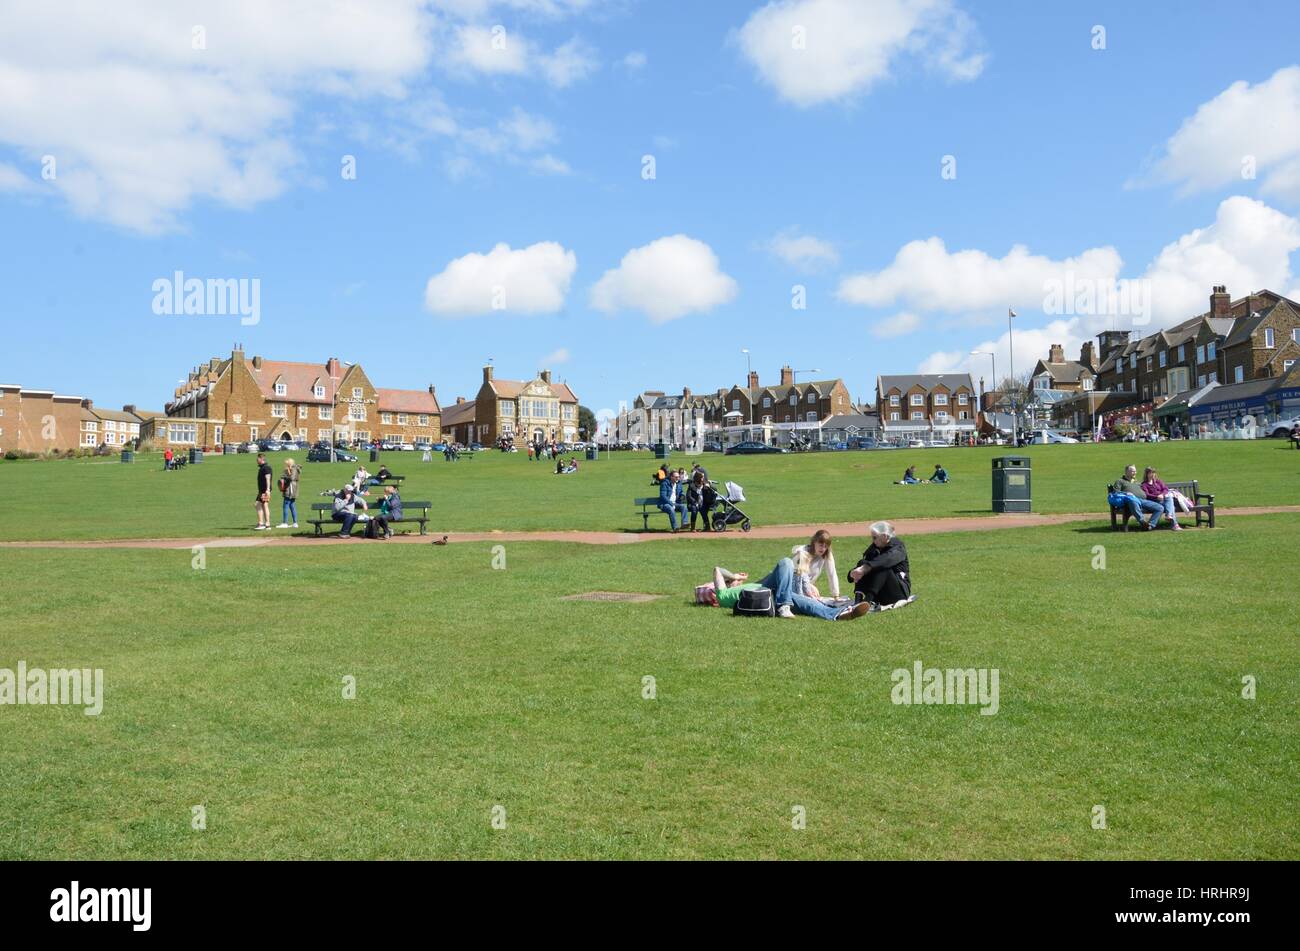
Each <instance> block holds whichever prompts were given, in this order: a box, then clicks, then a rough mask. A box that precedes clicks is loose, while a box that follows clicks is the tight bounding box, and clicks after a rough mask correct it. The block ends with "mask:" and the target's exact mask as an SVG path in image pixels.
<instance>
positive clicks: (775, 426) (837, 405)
mask: <svg viewBox="0 0 1300 951" xmlns="http://www.w3.org/2000/svg"><path fill="white" fill-rule="evenodd" d="M746 383H747V384H748V385H747V386H743V387H741V386H733V387H732V388H731V389H729V390H727V392H726V394H725V396H723V400H724V404H725V405H724V406H723V407H722V409H723V412H724V414H735V413H740V416H739V417H737V416H735V415H732V416H731V417H730V420H729V422H731V424H732V427H733V428H735V427H738V426H744V427H748V426H749V425H750V421H751V419H752V420H753V424H754V426H755V427H765V428H767V430H769V431H774V435H775V436H776V438H777V440H778V441H781V439H780V437H781V436H782V435H784V436H786V437H787V438H788V436H789V434H790V433H793V432H795V431H798V430H817V431H820V429H821V425H822V423H824V422H825V421H826V420H828V419H830V418H831V417H832V416H837V415H842V414H844V413H851V412H853V400H852V399H851V398H850V396H849V389H848V387H846V386H845V385H844V381H843V380H842V379H834V380H813V381H811V382H808V383H796V382H795V379H794V370H792V369H791V368H790V367H789V366H788V365H787V366H783V367H781V382H780V383H778V384H777V385H776V386H763V385H762V384H761V383H760V381H759V378H758V371H757V370H752V371H750V374H749V379H748V380H746Z"/></svg>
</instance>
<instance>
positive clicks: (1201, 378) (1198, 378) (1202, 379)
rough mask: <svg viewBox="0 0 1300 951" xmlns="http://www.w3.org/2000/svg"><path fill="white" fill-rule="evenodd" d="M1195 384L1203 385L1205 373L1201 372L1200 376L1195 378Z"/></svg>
mask: <svg viewBox="0 0 1300 951" xmlns="http://www.w3.org/2000/svg"><path fill="white" fill-rule="evenodd" d="M1196 385H1197V386H1205V374H1204V373H1202V374H1201V375H1200V376H1198V377H1197V378H1196Z"/></svg>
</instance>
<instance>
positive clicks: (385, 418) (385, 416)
mask: <svg viewBox="0 0 1300 951" xmlns="http://www.w3.org/2000/svg"><path fill="white" fill-rule="evenodd" d="M379 421H380V422H381V423H383V424H384V425H385V426H391V425H392V424H393V414H392V413H380V414H379Z"/></svg>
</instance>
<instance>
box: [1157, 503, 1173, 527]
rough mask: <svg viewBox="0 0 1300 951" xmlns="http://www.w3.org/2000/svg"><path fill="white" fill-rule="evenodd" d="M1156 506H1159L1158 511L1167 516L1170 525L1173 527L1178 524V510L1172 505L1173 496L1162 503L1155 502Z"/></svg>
mask: <svg viewBox="0 0 1300 951" xmlns="http://www.w3.org/2000/svg"><path fill="white" fill-rule="evenodd" d="M1156 505H1159V506H1160V511H1162V512H1164V513H1165V514H1166V515H1168V516H1169V521H1170V523H1172V524H1174V525H1177V524H1178V508H1177V507H1176V506H1175V505H1174V499H1173V496H1170V497H1169V498H1167V499H1165V500H1164V501H1163V502H1157V503H1156Z"/></svg>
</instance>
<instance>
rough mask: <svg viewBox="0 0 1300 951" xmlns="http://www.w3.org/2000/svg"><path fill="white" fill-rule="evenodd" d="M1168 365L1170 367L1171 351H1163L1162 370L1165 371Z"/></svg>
mask: <svg viewBox="0 0 1300 951" xmlns="http://www.w3.org/2000/svg"><path fill="white" fill-rule="evenodd" d="M1168 365H1169V351H1168V350H1161V351H1160V369H1162V370H1163V369H1164V368H1165V367H1167V366H1168Z"/></svg>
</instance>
